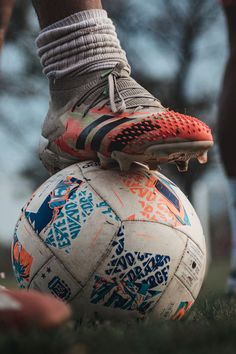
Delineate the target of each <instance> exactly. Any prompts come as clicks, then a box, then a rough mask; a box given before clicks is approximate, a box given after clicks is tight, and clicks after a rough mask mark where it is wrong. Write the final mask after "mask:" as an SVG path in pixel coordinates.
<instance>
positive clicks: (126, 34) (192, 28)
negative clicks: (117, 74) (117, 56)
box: [0, 0, 219, 196]
mask: <svg viewBox="0 0 236 354" xmlns="http://www.w3.org/2000/svg"><path fill="white" fill-rule="evenodd" d="M103 3H104V7H105V8H106V9H107V10H108V13H109V15H110V16H111V17H112V18H113V19H114V21H115V23H116V25H117V29H118V32H119V37H120V39H121V43H122V45H123V46H124V48H125V50H126V51H127V55H128V58H129V60H130V62H131V65H132V68H133V74H134V76H135V78H136V79H137V80H138V81H139V82H140V83H141V84H143V85H144V86H145V87H146V88H147V89H148V90H149V91H151V92H152V93H153V94H154V95H156V96H157V97H158V98H160V100H161V101H162V102H163V104H164V105H167V106H170V107H171V108H174V109H176V110H178V111H180V112H185V113H186V112H187V113H188V114H192V115H196V116H199V114H201V113H204V114H205V116H206V115H207V113H209V110H210V109H211V107H212V103H213V102H214V100H215V92H214V91H212V92H206V91H205V90H204V88H203V87H200V89H199V90H195V93H191V94H189V92H188V91H189V82H190V81H191V75H192V68H193V66H194V65H195V63H196V61H197V60H198V59H199V48H198V43H199V41H200V40H201V38H202V37H203V36H205V35H206V34H207V33H208V31H210V30H211V28H212V26H213V25H214V24H215V22H216V21H217V19H218V16H219V6H217V4H216V3H215V0H204V1H202V0H182V1H175V0H158V1H156V0H149V2H148V5H147V4H146V3H145V2H143V1H139V0H119V1H108V0H104V1H103ZM32 18H33V14H32V8H30V6H29V1H28V0H21V1H18V2H17V8H16V10H15V12H14V17H13V21H12V25H11V28H10V30H9V35H8V42H9V43H10V44H12V45H14V46H16V47H17V48H18V49H19V50H20V51H21V53H22V55H23V56H24V65H23V70H22V72H21V73H20V74H19V75H18V77H15V76H14V78H12V80H11V78H9V77H7V78H5V80H3V79H2V83H0V93H2V90H3V89H4V91H7V92H9V94H11V95H13V94H15V95H18V96H19V95H20V94H22V95H24V97H28V96H29V95H34V96H35V99H36V95H43V94H44V91H45V87H46V84H45V81H43V79H42V75H41V74H40V73H41V68H40V65H39V61H38V59H37V58H36V55H35V48H34V42H33V37H34V35H35V30H36V26H35V22H34V21H33V20H32ZM144 48H145V49H146V50H147V51H146V52H145V51H144ZM217 50H219V48H217V45H215V47H214V43H213V44H212V45H211V48H208V53H209V55H208V58H207V59H208V60H209V62H211V60H212V58H213V57H214V56H215V55H216V53H217ZM149 52H150V53H156V54H160V53H162V57H165V58H166V61H167V62H168V63H169V71H168V73H167V72H166V70H165V72H164V73H163V72H162V69H161V68H162V65H161V64H160V60H159V59H160V58H159V59H157V61H156V62H154V61H153V60H152V61H150V60H149ZM218 53H219V52H218ZM154 55H155V54H154ZM157 58H158V56H157ZM154 65H155V67H154ZM157 66H159V70H157ZM154 72H155V74H154ZM22 78H24V81H23V82H24V85H22ZM46 109H47V108H46V106H45V111H46ZM25 119H27V117H26V118H25ZM0 123H1V124H3V125H4V126H5V127H6V129H9V127H8V124H7V123H8V120H7V119H6V118H5V119H4V117H2V118H0ZM10 133H12V132H10ZM13 133H14V132H13ZM15 136H17V134H15ZM18 138H19V140H20V141H21V142H22V143H23V141H22V136H21V135H18ZM191 167H192V168H191V169H190V172H188V173H185V174H183V175H181V180H182V181H184V189H185V191H186V193H187V194H188V195H189V196H190V194H191V188H192V184H193V182H194V180H195V178H197V177H198V176H199V174H201V172H202V171H203V170H204V171H205V169H206V167H205V166H204V167H203V169H202V168H201V167H199V166H198V165H197V164H195V163H192V166H191ZM35 171H37V173H35ZM38 171H43V169H42V167H41V166H40V165H39V164H38V162H37V160H34V162H33V164H32V162H30V163H29V164H28V165H27V166H26V167H25V168H24V169H23V172H22V173H23V175H24V177H27V178H29V179H31V181H32V182H33V184H38V183H40V182H41V180H42V179H43V178H45V175H44V174H42V173H41V172H40V173H38ZM169 171H170V173H171V174H172V175H173V174H175V173H176V172H175V171H174V170H173V169H170V170H169ZM183 176H184V178H183Z"/></svg>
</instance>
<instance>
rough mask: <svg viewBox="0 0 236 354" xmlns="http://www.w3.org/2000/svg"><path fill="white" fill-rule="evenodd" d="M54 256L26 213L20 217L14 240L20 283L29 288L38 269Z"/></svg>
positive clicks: (16, 267)
mask: <svg viewBox="0 0 236 354" xmlns="http://www.w3.org/2000/svg"><path fill="white" fill-rule="evenodd" d="M51 257H52V253H51V252H50V250H49V249H47V248H45V245H44V244H43V242H42V241H41V240H40V238H39V237H38V235H37V234H35V232H34V231H33V229H32V227H31V226H30V225H29V223H28V221H27V219H26V218H25V217H24V215H22V216H21V218H20V219H19V221H18V223H17V225H16V228H15V232H14V237H13V242H12V265H13V271H14V273H15V277H16V280H17V282H18V285H19V286H20V287H21V288H28V287H29V284H30V282H31V280H32V278H33V276H34V274H35V273H37V272H38V269H40V268H41V266H42V265H43V264H44V263H45V262H47V260H48V259H49V258H51Z"/></svg>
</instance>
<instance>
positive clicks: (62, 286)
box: [30, 257, 82, 302]
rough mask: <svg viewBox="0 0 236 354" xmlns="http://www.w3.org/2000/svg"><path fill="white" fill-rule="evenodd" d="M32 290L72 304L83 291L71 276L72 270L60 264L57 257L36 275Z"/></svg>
mask: <svg viewBox="0 0 236 354" xmlns="http://www.w3.org/2000/svg"><path fill="white" fill-rule="evenodd" d="M30 288H31V289H35V290H38V291H41V292H43V293H51V294H52V295H53V296H55V297H56V298H58V299H61V300H63V301H66V302H71V301H72V299H73V298H74V297H75V295H76V294H77V293H78V292H79V291H81V290H82V287H81V285H80V284H79V283H78V281H77V280H76V279H75V278H74V277H73V276H72V275H71V274H70V270H69V269H68V268H65V266H64V265H63V264H62V263H60V261H59V260H58V258H57V257H52V258H51V259H50V260H49V261H48V262H47V263H46V264H45V265H44V266H43V267H42V268H41V269H40V270H39V271H38V273H37V274H36V275H35V277H34V278H33V280H32V282H31V284H30Z"/></svg>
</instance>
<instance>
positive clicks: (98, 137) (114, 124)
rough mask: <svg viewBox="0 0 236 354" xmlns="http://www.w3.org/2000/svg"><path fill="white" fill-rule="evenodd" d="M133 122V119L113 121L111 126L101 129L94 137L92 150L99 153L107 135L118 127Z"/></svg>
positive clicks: (107, 125)
mask: <svg viewBox="0 0 236 354" xmlns="http://www.w3.org/2000/svg"><path fill="white" fill-rule="evenodd" d="M131 120H133V119H132V118H121V119H118V120H116V121H113V122H111V123H109V124H106V125H105V126H104V127H102V128H101V129H99V130H98V131H97V133H96V134H95V135H94V137H93V140H92V143H91V147H92V149H93V150H95V151H98V150H99V148H100V145H101V142H102V140H103V138H104V137H105V136H106V134H107V133H109V132H110V131H111V130H112V129H114V128H116V127H118V125H121V124H123V123H126V122H129V121H131Z"/></svg>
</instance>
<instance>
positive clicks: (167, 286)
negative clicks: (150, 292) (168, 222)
mask: <svg viewBox="0 0 236 354" xmlns="http://www.w3.org/2000/svg"><path fill="white" fill-rule="evenodd" d="M187 246H188V239H187V240H186V244H185V247H184V249H183V253H182V256H181V258H180V261H179V264H178V265H177V267H176V268H175V271H174V272H173V275H172V277H171V278H170V280H169V282H168V284H167V285H166V287H165V289H164V290H163V292H162V294H161V296H160V297H159V298H158V299H157V301H156V302H155V304H154V305H153V307H152V310H151V311H150V313H151V312H153V310H154V308H155V307H156V305H157V303H158V302H159V301H160V300H161V298H162V297H163V295H164V294H165V292H166V290H167V289H168V288H169V286H170V283H171V282H172V280H173V279H174V277H175V273H176V272H177V270H178V269H179V267H180V263H181V262H182V259H183V257H184V253H185V251H186V249H187Z"/></svg>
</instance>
